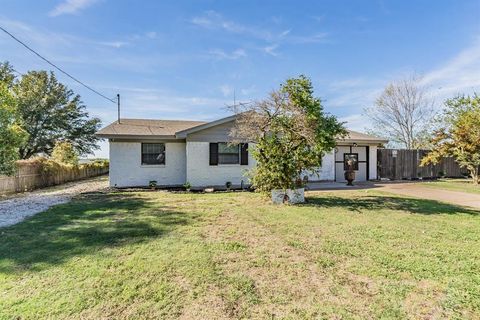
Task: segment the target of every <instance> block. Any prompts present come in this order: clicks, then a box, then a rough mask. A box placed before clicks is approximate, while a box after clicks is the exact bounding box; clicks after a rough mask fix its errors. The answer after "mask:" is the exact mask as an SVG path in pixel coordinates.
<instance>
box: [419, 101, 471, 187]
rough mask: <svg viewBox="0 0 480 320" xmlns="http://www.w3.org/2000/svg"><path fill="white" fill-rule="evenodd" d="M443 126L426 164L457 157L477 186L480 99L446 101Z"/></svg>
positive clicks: (438, 132) (425, 159) (434, 139)
mask: <svg viewBox="0 0 480 320" xmlns="http://www.w3.org/2000/svg"><path fill="white" fill-rule="evenodd" d="M442 123H443V126H442V127H441V128H440V129H439V130H437V131H436V132H435V136H434V138H433V139H432V145H433V150H432V151H431V152H430V153H429V154H428V155H427V156H426V157H425V158H423V159H422V165H426V164H430V163H433V164H436V163H438V161H440V160H441V158H442V157H454V158H455V159H456V161H457V162H458V164H459V165H460V166H461V167H464V168H467V169H468V171H469V172H470V176H471V177H472V181H473V183H475V184H479V183H480V178H479V167H480V96H479V95H477V94H476V93H475V94H474V95H473V96H472V97H470V96H458V97H455V98H453V99H449V100H447V101H446V102H445V110H444V114H443V121H442Z"/></svg>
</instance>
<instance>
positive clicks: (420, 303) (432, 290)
mask: <svg viewBox="0 0 480 320" xmlns="http://www.w3.org/2000/svg"><path fill="white" fill-rule="evenodd" d="M425 297H428V299H425ZM444 299H445V293H444V292H443V291H442V290H441V289H440V288H438V286H435V284H434V283H432V282H431V281H427V280H422V281H420V282H419V283H418V284H417V286H416V287H415V289H414V290H413V291H412V292H410V294H409V295H408V296H407V297H406V298H405V301H404V308H405V309H406V311H407V313H408V314H409V315H411V319H448V318H450V317H449V315H447V314H445V312H444V310H443V308H442V306H441V304H442V301H443V300H444Z"/></svg>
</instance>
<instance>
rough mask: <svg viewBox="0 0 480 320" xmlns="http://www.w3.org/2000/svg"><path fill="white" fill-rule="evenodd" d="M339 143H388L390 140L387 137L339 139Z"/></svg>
mask: <svg viewBox="0 0 480 320" xmlns="http://www.w3.org/2000/svg"><path fill="white" fill-rule="evenodd" d="M336 141H337V144H338V143H368V144H384V143H388V140H385V139H378V140H370V139H337V140H336Z"/></svg>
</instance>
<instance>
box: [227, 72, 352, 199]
mask: <svg viewBox="0 0 480 320" xmlns="http://www.w3.org/2000/svg"><path fill="white" fill-rule="evenodd" d="M237 113H238V114H237V120H236V124H235V127H234V129H233V130H232V133H231V134H232V136H233V137H234V138H235V140H238V141H246V140H247V141H252V142H255V144H256V145H255V148H253V150H252V149H251V152H252V154H253V157H254V158H255V160H256V161H257V165H256V167H255V168H254V169H253V170H252V171H251V172H250V174H251V178H252V184H253V186H254V187H255V188H256V189H257V190H259V191H263V192H268V191H270V190H273V189H284V190H285V189H292V188H295V187H296V186H297V184H298V182H299V181H301V180H300V177H301V175H302V173H305V172H308V171H314V170H315V169H317V168H318V167H320V166H321V165H322V158H323V156H324V155H325V153H327V152H330V151H331V150H332V149H333V148H334V147H335V144H336V138H337V137H338V136H342V135H345V134H346V130H345V129H344V127H343V124H342V123H340V122H338V120H337V118H336V117H335V116H332V115H329V114H327V113H325V112H324V110H323V106H322V104H321V100H320V99H319V98H316V97H314V96H313V86H312V83H311V81H310V79H308V78H307V77H305V76H300V77H298V78H292V79H288V80H287V81H286V82H285V83H284V84H282V85H281V87H280V90H278V91H274V92H272V93H271V94H270V97H269V98H268V99H265V100H263V101H260V102H257V103H254V104H252V105H248V106H244V107H243V108H241V109H237Z"/></svg>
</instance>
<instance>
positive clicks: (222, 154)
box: [209, 142, 248, 166]
mask: <svg viewBox="0 0 480 320" xmlns="http://www.w3.org/2000/svg"><path fill="white" fill-rule="evenodd" d="M209 164H210V165H211V166H217V165H219V164H239V165H245V166H247V165H248V143H240V144H231V143H228V142H212V143H210V160H209Z"/></svg>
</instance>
